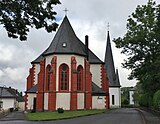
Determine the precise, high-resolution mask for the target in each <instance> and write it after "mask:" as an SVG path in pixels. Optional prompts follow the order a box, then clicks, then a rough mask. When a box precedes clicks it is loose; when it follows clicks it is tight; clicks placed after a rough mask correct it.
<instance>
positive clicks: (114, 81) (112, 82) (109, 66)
mask: <svg viewBox="0 0 160 124" xmlns="http://www.w3.org/2000/svg"><path fill="white" fill-rule="evenodd" d="M104 62H105V65H104V68H105V70H106V72H107V76H108V79H109V86H110V87H120V82H119V75H116V73H115V67H114V60H113V54H112V48H111V42H110V35H109V31H108V36H107V46H106V53H105V60H104ZM117 74H118V71H117Z"/></svg>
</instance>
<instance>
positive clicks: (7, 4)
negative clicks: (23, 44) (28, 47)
mask: <svg viewBox="0 0 160 124" xmlns="http://www.w3.org/2000/svg"><path fill="white" fill-rule="evenodd" d="M57 4H60V1H59V0H0V24H1V25H3V26H4V28H5V29H6V31H7V33H8V37H11V38H19V39H20V40H21V41H22V40H26V39H27V33H28V32H29V28H30V27H35V28H36V29H40V28H43V27H44V28H45V30H46V31H47V32H51V31H55V30H56V28H57V27H58V24H57V23H56V22H55V15H56V14H57V13H56V12H55V11H54V9H53V6H54V5H57Z"/></svg>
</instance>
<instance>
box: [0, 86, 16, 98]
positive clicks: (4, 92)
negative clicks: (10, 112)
mask: <svg viewBox="0 0 160 124" xmlns="http://www.w3.org/2000/svg"><path fill="white" fill-rule="evenodd" d="M0 98H16V95H15V94H12V93H10V92H9V91H8V89H7V88H4V87H0Z"/></svg>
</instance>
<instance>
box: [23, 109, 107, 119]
mask: <svg viewBox="0 0 160 124" xmlns="http://www.w3.org/2000/svg"><path fill="white" fill-rule="evenodd" d="M105 111H106V110H79V111H64V113H58V112H36V113H27V114H26V116H27V118H28V120H31V121H45V120H56V119H67V118H74V117H80V116H87V115H93V114H98V113H104V112H105Z"/></svg>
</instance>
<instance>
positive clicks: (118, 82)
mask: <svg viewBox="0 0 160 124" xmlns="http://www.w3.org/2000/svg"><path fill="white" fill-rule="evenodd" d="M116 85H117V86H120V80H119V74H118V69H116Z"/></svg>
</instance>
